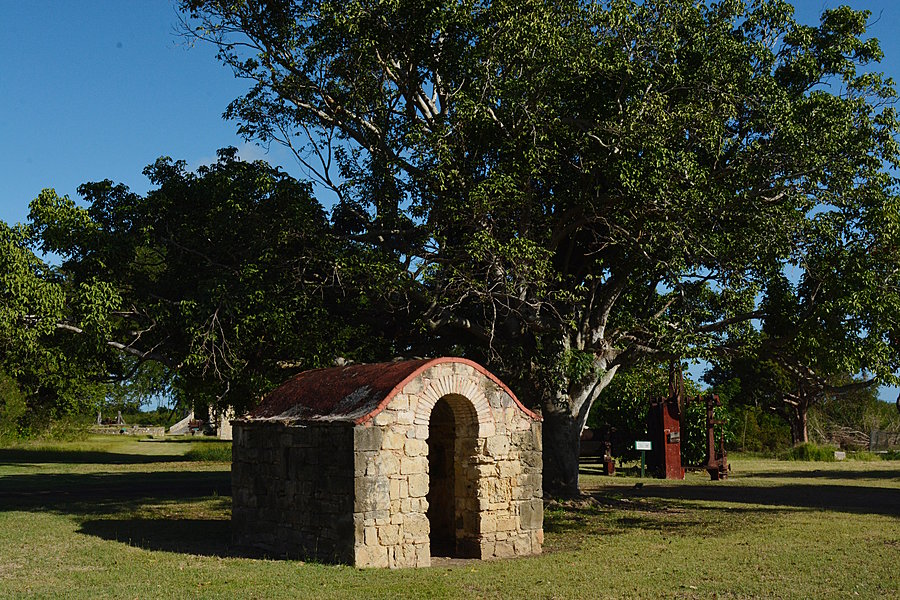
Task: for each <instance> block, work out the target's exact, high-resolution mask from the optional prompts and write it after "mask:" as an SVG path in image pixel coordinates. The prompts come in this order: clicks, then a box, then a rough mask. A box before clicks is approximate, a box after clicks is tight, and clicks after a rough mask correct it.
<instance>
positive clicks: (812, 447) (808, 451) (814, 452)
mask: <svg viewBox="0 0 900 600" xmlns="http://www.w3.org/2000/svg"><path fill="white" fill-rule="evenodd" d="M836 449H837V448H835V447H833V446H819V445H817V444H812V443H806V444H798V445H796V446H794V447H793V448H790V449H789V450H786V451H784V452H782V453H781V454H780V455H779V458H781V459H782V460H802V461H819V462H834V451H835V450H836Z"/></svg>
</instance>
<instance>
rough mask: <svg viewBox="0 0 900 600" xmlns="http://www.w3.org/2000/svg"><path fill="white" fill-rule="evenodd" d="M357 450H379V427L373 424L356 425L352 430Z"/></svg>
mask: <svg viewBox="0 0 900 600" xmlns="http://www.w3.org/2000/svg"><path fill="white" fill-rule="evenodd" d="M353 438H354V444H355V446H356V450H357V451H361V450H381V428H380V427H374V426H371V425H370V426H361V427H356V428H355V429H354V431H353Z"/></svg>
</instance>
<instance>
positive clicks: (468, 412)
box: [427, 394, 479, 557]
mask: <svg viewBox="0 0 900 600" xmlns="http://www.w3.org/2000/svg"><path fill="white" fill-rule="evenodd" d="M477 419H478V417H477V415H476V413H475V409H474V407H473V406H472V403H471V401H469V400H468V399H467V398H465V397H464V396H460V395H457V394H448V395H447V396H444V397H442V398H441V399H440V400H438V401H437V402H436V403H435V405H434V408H433V409H432V411H431V417H430V420H429V426H428V429H429V434H428V483H429V485H428V495H427V500H428V512H427V516H428V521H429V525H430V528H431V529H430V532H431V533H430V540H429V541H430V545H431V555H432V556H454V557H471V556H478V552H479V547H478V541H477V530H478V523H477V519H478V514H477V511H478V501H477V498H476V486H477V476H478V472H477V470H476V469H475V468H474V466H475V465H474V460H473V459H474V455H475V449H476V440H477V436H478V420H477Z"/></svg>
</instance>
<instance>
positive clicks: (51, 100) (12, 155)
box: [0, 0, 900, 399]
mask: <svg viewBox="0 0 900 600" xmlns="http://www.w3.org/2000/svg"><path fill="white" fill-rule="evenodd" d="M895 2H896V0H893V1H892V0H870V1H867V0H855V1H850V2H838V1H834V0H801V1H797V2H794V5H795V7H796V8H797V12H796V16H797V18H798V20H800V21H802V22H805V23H810V24H815V23H817V22H818V15H819V14H820V13H821V11H822V10H823V9H825V8H833V7H836V6H839V5H840V4H850V5H851V6H853V7H854V8H858V9H862V8H865V9H869V10H871V11H872V13H873V15H872V19H871V21H872V26H871V30H870V31H871V34H872V35H873V36H875V37H877V38H879V39H880V40H881V42H882V47H883V49H884V52H885V60H884V62H883V63H882V65H881V70H883V71H885V72H886V73H888V74H889V75H891V76H892V77H894V79H896V80H900V3H895ZM0 23H2V24H3V25H4V27H3V29H4V35H2V36H0V184H2V187H0V219H2V220H3V221H6V222H7V223H15V222H19V221H23V220H25V218H26V217H27V214H28V203H29V202H30V201H31V199H32V198H34V197H35V196H36V195H37V194H38V193H39V192H40V191H41V189H43V188H46V187H52V188H55V189H56V191H57V192H58V193H60V194H67V195H70V196H72V197H75V196H76V195H77V194H76V188H77V187H78V186H79V185H80V184H81V183H84V182H86V181H97V180H101V179H112V180H114V181H117V182H122V183H125V184H126V185H128V186H129V187H131V188H132V190H134V191H136V192H139V193H143V192H145V191H146V190H147V189H148V187H149V186H148V182H147V180H146V178H145V177H144V176H143V175H142V174H141V171H142V170H143V168H144V166H146V165H147V164H149V163H151V162H153V161H154V160H155V159H156V158H157V157H159V156H163V155H166V156H171V157H172V158H175V159H183V160H185V161H187V162H188V164H189V165H190V166H191V167H196V166H198V165H200V164H203V163H208V162H211V161H212V160H214V158H215V155H216V150H217V149H218V148H221V147H224V146H237V147H238V148H239V149H240V154H241V156H242V157H243V158H245V159H254V158H265V159H266V160H268V161H269V162H271V163H273V164H277V165H280V166H282V167H283V168H284V169H285V170H286V171H287V172H289V173H291V174H293V175H294V176H297V177H302V172H301V171H300V169H299V167H298V165H297V164H296V163H295V162H293V160H292V159H291V158H290V156H289V155H288V154H287V153H286V152H284V151H283V150H281V149H279V148H272V150H271V152H268V153H267V151H265V150H263V149H261V148H259V147H257V146H255V145H253V144H249V143H246V142H244V141H243V140H242V139H241V138H240V137H239V136H237V134H236V133H235V125H234V124H233V123H228V122H226V121H224V120H223V119H222V118H221V115H222V112H223V111H224V110H225V107H226V106H227V105H228V103H229V102H230V101H231V100H232V99H234V98H235V97H237V96H238V95H240V94H241V92H242V91H244V90H245V89H246V87H247V83H246V82H243V81H240V80H237V79H235V78H234V77H233V76H232V74H231V71H230V70H229V69H227V68H225V67H223V66H221V65H220V64H219V63H218V62H217V61H216V59H215V52H214V51H213V49H212V48H210V47H207V46H202V45H201V46H193V47H190V46H188V45H186V42H185V40H184V39H182V38H180V37H179V36H177V35H176V33H175V27H176V25H177V23H178V14H177V12H176V10H175V8H174V6H173V4H172V2H171V1H170V0H106V1H89V0H85V1H82V2H74V1H66V0H56V1H51V0H27V1H24V2H22V1H20V0H0ZM891 399H893V397H891Z"/></svg>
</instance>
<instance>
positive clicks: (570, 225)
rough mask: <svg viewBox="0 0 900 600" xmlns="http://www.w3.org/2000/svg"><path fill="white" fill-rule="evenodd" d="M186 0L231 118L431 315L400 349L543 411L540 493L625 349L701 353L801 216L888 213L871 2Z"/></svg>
mask: <svg viewBox="0 0 900 600" xmlns="http://www.w3.org/2000/svg"><path fill="white" fill-rule="evenodd" d="M182 7H183V9H184V11H185V13H186V15H187V16H186V26H187V28H188V31H189V33H190V35H193V36H196V37H198V38H200V39H203V40H207V41H209V42H211V43H213V44H215V45H216V46H217V47H218V50H219V57H220V58H221V60H222V61H224V62H225V63H226V64H228V65H229V66H231V68H232V69H233V70H234V72H235V74H236V75H237V76H239V77H243V78H246V79H248V80H249V81H250V83H251V84H252V87H251V88H250V90H249V91H248V92H247V94H246V95H244V96H243V97H241V98H238V99H236V100H235V101H234V102H233V103H232V104H231V105H230V107H229V109H228V110H227V112H226V116H227V117H229V118H232V119H235V120H236V121H238V123H239V124H240V131H241V132H243V133H244V134H245V135H247V136H248V137H250V138H253V139H258V140H261V141H263V142H271V141H277V142H281V143H283V144H285V145H287V146H288V147H289V148H291V149H293V150H294V152H295V153H296V156H297V158H298V160H299V161H300V162H301V163H302V164H303V165H305V167H306V169H307V170H308V171H309V172H310V173H311V174H313V175H314V176H315V178H316V179H317V181H318V182H319V183H320V184H322V185H324V186H327V187H330V188H331V189H332V190H333V191H334V192H335V194H336V195H337V198H338V200H337V204H336V206H335V209H334V213H333V214H334V216H335V218H336V219H337V220H339V221H343V222H346V223H349V224H350V226H348V227H346V232H347V235H348V239H350V240H352V241H353V242H354V243H356V244H359V245H361V246H367V247H370V248H373V249H376V250H377V251H379V252H381V253H382V254H381V255H382V256H387V257H393V259H394V260H395V261H396V263H397V264H398V265H399V266H400V267H401V268H403V269H405V270H406V271H407V273H408V274H407V281H406V283H405V284H404V285H401V286H399V287H395V288H391V289H390V293H389V294H385V297H384V298H383V300H382V301H383V302H385V303H386V304H387V305H389V306H392V307H394V309H395V310H397V311H404V310H405V311H407V312H408V319H409V320H410V322H411V323H414V324H415V325H412V327H417V328H421V332H422V333H424V334H426V335H423V336H419V337H418V340H416V339H412V340H411V341H410V342H409V345H410V348H414V347H415V348H426V349H427V351H430V352H437V351H457V352H464V353H467V354H469V355H470V356H473V357H476V358H480V359H482V360H485V361H487V362H489V363H491V364H492V366H493V368H495V369H496V370H498V371H500V372H501V373H502V374H503V375H504V376H506V377H507V378H509V379H511V380H512V382H513V383H514V385H515V387H516V390H517V392H518V393H519V394H520V395H521V396H523V397H524V398H525V399H526V400H527V401H529V402H531V403H533V404H535V405H539V406H541V408H542V409H543V416H544V419H545V422H544V435H545V444H544V453H545V486H546V488H547V489H548V490H550V491H551V492H554V493H557V492H560V493H564V492H574V491H576V490H577V482H578V468H577V456H578V439H579V433H580V430H581V428H582V426H583V424H584V421H585V418H586V416H587V414H588V411H589V408H590V406H591V404H592V402H593V401H594V399H595V398H596V397H597V394H598V393H599V392H600V390H602V389H603V387H604V386H605V385H606V384H607V383H608V382H609V381H610V380H611V379H612V377H613V376H614V375H615V373H616V371H617V369H619V367H620V365H622V364H624V363H626V362H628V361H631V360H633V359H634V358H636V357H638V356H640V355H642V354H655V355H656V356H658V357H661V358H666V357H669V356H676V355H681V356H685V357H687V356H714V355H715V350H716V349H717V348H720V347H721V346H722V344H724V343H727V341H728V339H729V336H728V335H726V334H727V333H732V334H734V333H735V331H729V330H734V329H735V328H740V327H742V326H746V325H745V324H746V323H747V322H748V320H750V319H752V318H756V317H759V316H762V312H761V310H760V307H758V306H757V302H756V298H757V297H758V295H759V294H760V293H762V292H764V291H765V286H766V282H768V281H770V280H771V279H772V277H773V276H774V275H777V274H780V273H782V272H783V270H784V269H785V266H786V265H789V264H797V260H798V259H799V257H800V256H801V254H802V253H798V252H797V248H798V247H799V246H800V245H802V243H803V239H805V238H804V237H803V236H806V235H808V234H809V229H808V219H809V216H810V215H812V214H814V213H815V212H816V211H819V210H822V209H823V208H827V207H835V206H837V207H839V208H840V209H841V210H843V211H847V212H854V211H855V212H857V213H865V212H867V211H873V210H874V211H882V212H888V213H890V214H892V215H895V214H896V212H897V208H896V185H895V182H894V180H893V179H891V178H890V177H888V176H887V175H886V173H885V166H884V165H885V164H887V165H896V164H897V147H896V142H895V135H896V131H897V121H896V118H895V113H894V111H893V109H892V108H891V107H890V105H891V103H892V102H893V99H894V97H895V92H894V88H893V84H892V83H891V82H889V81H885V80H884V79H883V78H882V77H881V76H880V75H878V74H874V73H871V72H868V71H860V70H859V68H860V67H861V66H865V65H867V64H869V63H871V62H872V61H877V60H879V59H880V57H881V51H880V50H879V46H878V43H877V41H876V40H873V39H868V40H867V39H865V37H864V36H865V31H866V19H867V18H868V13H866V12H855V11H852V10H850V9H849V8H844V7H842V8H838V9H835V10H828V11H826V12H825V13H824V14H823V15H822V19H821V22H820V24H819V25H818V26H814V27H813V26H804V25H801V24H798V23H796V22H795V21H794V20H793V18H792V12H793V10H792V8H791V6H790V5H789V4H788V3H786V2H782V1H779V0H759V1H755V2H749V3H745V2H743V1H740V0H729V1H725V2H718V3H714V4H710V3H707V2H695V1H693V0H667V1H665V2H657V1H642V2H638V1H634V0H609V1H606V2H580V1H575V0H572V1H565V2H554V3H545V2H543V1H540V0H528V1H524V2H523V1H521V0H517V1H516V2H508V1H478V2H475V1H456V0H444V1H436V2H427V3H422V2H411V1H406V0H399V1H397V0H394V1H390V2H389V1H386V0H345V1H343V2H330V1H323V0H294V1H290V0H268V1H266V2H253V1H250V2H244V1H242V2H235V1H232V0H184V1H183V2H182ZM823 231H824V230H823ZM826 233H827V232H826ZM882 251H883V252H896V248H883V249H882ZM891 285H893V284H891ZM888 288H890V285H888ZM895 291H896V290H893V292H892V293H895ZM885 316H886V318H887V319H889V320H890V321H891V322H892V323H896V320H897V316H896V313H889V312H885Z"/></svg>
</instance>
